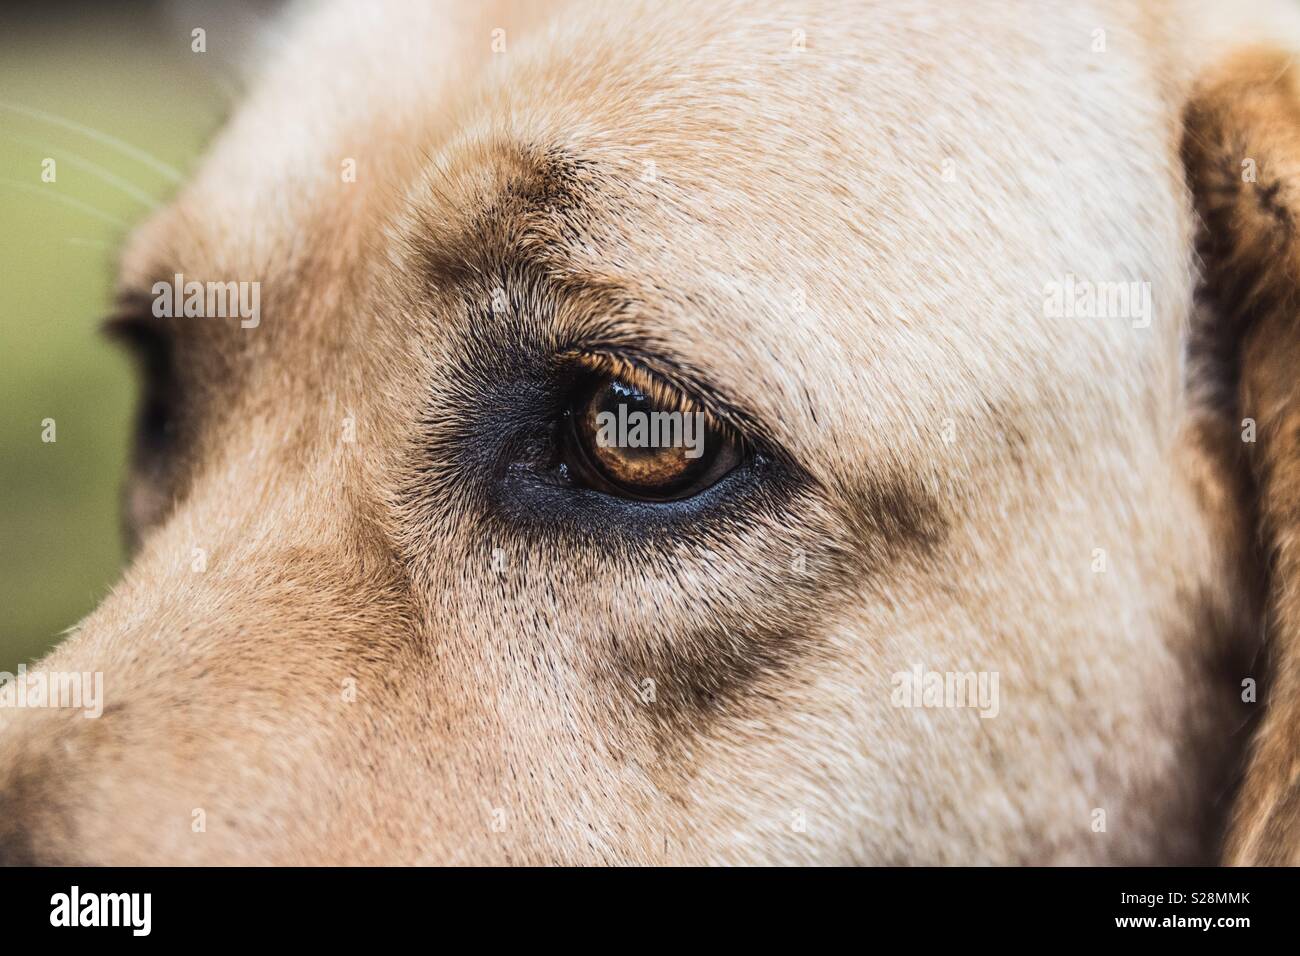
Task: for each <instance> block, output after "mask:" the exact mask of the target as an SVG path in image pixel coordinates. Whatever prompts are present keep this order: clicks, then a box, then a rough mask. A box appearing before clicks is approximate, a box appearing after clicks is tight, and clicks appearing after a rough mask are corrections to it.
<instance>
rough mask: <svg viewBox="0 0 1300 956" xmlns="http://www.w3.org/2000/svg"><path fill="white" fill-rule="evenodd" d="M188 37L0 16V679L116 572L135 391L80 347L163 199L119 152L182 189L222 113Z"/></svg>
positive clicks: (85, 14) (89, 9) (138, 13)
mask: <svg viewBox="0 0 1300 956" xmlns="http://www.w3.org/2000/svg"><path fill="white" fill-rule="evenodd" d="M105 8H107V9H105ZM188 19H193V20H194V21H195V24H202V23H203V19H204V18H203V16H202V15H199V16H197V17H193V16H191V17H189V18H188ZM191 29H192V25H191V24H189V23H188V22H187V18H186V17H185V16H183V15H182V16H180V17H178V16H177V12H176V11H175V10H174V9H173V10H171V11H170V12H167V11H166V10H165V9H164V8H162V7H155V6H153V5H151V4H130V5H125V6H123V5H119V4H101V5H98V6H95V5H86V6H81V5H75V4H74V5H68V4H60V3H53V4H42V5H40V6H31V7H26V8H24V7H21V6H20V7H12V6H8V7H6V8H5V11H4V12H3V13H0V216H2V223H0V225H2V228H0V671H12V670H13V669H14V667H15V666H16V665H17V664H18V663H19V662H21V661H30V660H31V659H33V658H35V657H37V656H39V655H41V654H43V653H44V652H45V651H46V650H48V649H49V648H50V647H51V646H53V644H55V643H56V642H57V641H58V639H59V637H60V634H61V632H62V631H63V630H65V629H66V628H68V627H71V626H72V625H74V624H75V623H76V622H77V621H79V620H80V619H81V618H82V617H84V616H85V615H86V614H87V613H88V612H89V611H90V610H91V609H92V608H94V606H95V605H96V604H97V603H98V602H99V601H100V600H101V599H102V598H103V596H104V595H105V594H106V593H107V591H108V589H109V588H110V586H111V585H112V584H113V582H114V580H115V579H116V577H117V576H118V574H119V573H120V571H121V568H122V562H123V559H124V554H123V549H122V538H121V534H120V525H119V516H118V499H119V490H120V487H121V482H122V477H123V475H124V469H125V461H126V454H127V447H128V438H129V426H130V421H131V415H132V409H133V403H134V387H135V386H134V382H133V380H132V374H131V368H130V365H129V363H128V361H127V358H126V356H125V355H123V354H121V353H120V352H119V351H118V350H117V349H115V348H113V347H111V346H110V345H109V343H108V342H107V341H105V340H104V339H103V337H102V336H101V335H99V333H98V331H97V330H98V326H99V323H100V321H101V320H102V319H103V318H104V316H106V315H107V314H108V312H109V310H110V308H111V293H112V287H113V277H114V265H115V260H116V255H117V250H118V249H119V247H120V245H121V243H122V241H123V238H124V237H125V236H126V235H127V233H128V232H129V229H130V227H131V226H133V225H135V224H137V223H139V222H140V221H142V220H143V218H144V217H146V216H147V215H148V214H149V212H150V207H151V203H161V202H164V201H166V199H167V198H168V197H169V195H170V194H171V193H172V192H173V191H174V190H175V189H176V183H175V181H174V178H173V177H172V176H170V175H168V174H167V173H165V172H163V171H161V170H160V169H159V168H157V167H156V166H155V165H154V164H152V163H151V162H149V161H146V160H144V159H142V158H141V156H140V155H139V154H137V153H133V151H138V152H139V153H143V154H148V155H150V156H152V157H156V160H157V163H158V164H159V165H161V166H164V167H172V168H174V169H176V170H179V171H188V170H190V169H192V168H193V166H194V163H195V161H196V158H197V157H198V155H199V154H200V152H201V149H202V146H203V144H204V142H205V141H206V140H207V139H208V137H209V136H210V135H211V134H212V132H213V131H214V130H215V128H216V126H217V125H218V123H219V121H220V118H221V116H222V114H223V113H224V111H225V110H226V104H227V102H228V97H229V90H230V87H231V84H230V82H229V80H228V79H226V76H227V75H228V74H227V72H226V70H225V69H223V67H225V65H226V61H224V60H222V59H221V58H220V56H219V55H214V54H217V52H218V51H217V49H214V47H217V48H218V49H219V37H216V36H213V35H212V32H213V31H212V30H211V29H210V30H209V36H208V38H207V41H208V42H207V45H208V48H209V52H208V53H207V54H204V55H199V54H195V53H193V52H192V51H191V49H190V30H191ZM209 58H210V59H209ZM115 143H120V144H125V145H126V148H122V147H121V146H120V145H116V144H115ZM46 158H52V159H54V160H55V163H56V166H55V174H56V180H55V181H54V182H51V183H47V182H42V178H41V173H42V161H43V160H44V159H46ZM47 418H52V419H54V420H55V423H56V425H55V427H56V438H57V440H56V441H55V442H53V443H45V442H43V441H42V424H41V423H42V420H43V419H47Z"/></svg>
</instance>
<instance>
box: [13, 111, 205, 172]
mask: <svg viewBox="0 0 1300 956" xmlns="http://www.w3.org/2000/svg"><path fill="white" fill-rule="evenodd" d="M0 110H8V111H9V112H11V113H17V114H18V115H19V116H27V117H30V118H31V119H37V120H40V121H41V122H43V123H49V124H50V125H51V126H59V127H62V128H63V129H69V130H72V131H73V132H75V133H80V134H81V135H82V136H85V137H88V138H89V139H93V140H95V141H96V142H99V143H103V144H104V145H106V146H111V147H113V148H114V149H116V150H118V151H120V152H123V153H125V154H126V155H128V156H130V157H131V158H132V159H135V160H136V161H137V162H140V163H144V164H145V165H146V166H148V167H149V168H151V169H153V170H154V171H155V172H157V173H161V174H162V175H164V176H166V177H167V178H168V179H170V180H171V181H172V182H174V183H179V182H180V181H181V180H182V179H184V178H185V177H184V176H182V175H181V172H180V170H178V169H176V168H175V167H174V166H169V165H168V164H167V163H164V162H163V161H162V160H161V159H158V158H157V157H155V156H151V155H150V154H149V153H146V152H145V151H144V150H142V149H137V148H136V147H134V146H132V145H131V144H130V143H127V142H124V141H123V140H120V139H118V138H117V137H116V136H111V135H109V134H108V133H105V132H102V131H101V130H97V129H95V128H94V127H92V126H86V125H85V124H83V123H78V122H76V121H75V120H70V119H66V118H64V117H62V116H58V115H56V114H54V113H47V112H45V111H44V110H38V109H33V108H31V107H29V106H21V105H19V104H17V103H5V102H3V101H0Z"/></svg>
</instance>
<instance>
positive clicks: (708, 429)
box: [568, 374, 740, 501]
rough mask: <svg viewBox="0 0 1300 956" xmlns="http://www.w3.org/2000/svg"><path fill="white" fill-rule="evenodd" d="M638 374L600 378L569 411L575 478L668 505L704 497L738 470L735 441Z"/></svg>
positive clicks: (596, 377)
mask: <svg viewBox="0 0 1300 956" xmlns="http://www.w3.org/2000/svg"><path fill="white" fill-rule="evenodd" d="M638 378H640V376H638V377H633V376H632V375H622V376H616V375H613V374H594V375H592V376H591V377H590V378H589V379H588V380H587V381H586V382H585V383H584V386H583V387H582V388H580V389H579V391H578V393H577V395H576V396H575V401H574V403H573V405H572V406H571V409H570V412H569V414H570V422H571V441H572V444H573V445H574V446H575V448H574V452H575V453H574V454H572V455H570V456H568V457H569V459H570V461H569V462H568V464H569V466H570V469H571V471H573V472H575V473H576V477H578V478H579V479H581V480H584V481H585V482H586V483H587V484H589V485H591V486H592V487H594V488H596V489H597V490H600V491H605V492H607V493H610V494H616V495H619V496H621V497H625V498H635V499H640V500H645V501H669V500H674V499H678V498H686V497H689V496H690V495H693V494H696V493H698V492H699V491H703V490H704V489H705V488H707V487H709V486H710V485H712V484H713V483H714V482H716V481H717V480H718V479H719V478H721V477H722V476H723V475H725V474H726V473H727V472H728V471H730V470H731V469H732V468H734V467H735V465H736V464H737V462H738V461H739V459H740V454H739V450H738V448H737V445H736V442H735V441H733V440H732V439H731V437H730V436H729V435H728V434H727V433H726V431H725V430H724V429H722V428H719V427H718V426H717V425H716V423H715V422H714V421H713V420H712V418H711V416H710V415H708V414H707V413H706V412H704V411H703V410H702V409H700V408H699V407H698V406H697V405H695V404H694V403H693V402H691V401H690V400H688V399H687V398H686V397H685V396H683V395H681V394H679V393H677V392H676V391H675V390H673V389H670V388H667V387H665V386H662V385H660V384H659V383H657V382H653V381H650V380H649V379H646V380H645V381H644V382H643V381H639V380H638Z"/></svg>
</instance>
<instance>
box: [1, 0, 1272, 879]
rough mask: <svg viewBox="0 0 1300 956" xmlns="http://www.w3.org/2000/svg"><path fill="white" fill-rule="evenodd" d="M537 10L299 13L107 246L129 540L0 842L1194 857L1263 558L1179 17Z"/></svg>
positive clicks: (49, 851) (745, 854)
mask: <svg viewBox="0 0 1300 956" xmlns="http://www.w3.org/2000/svg"><path fill="white" fill-rule="evenodd" d="M419 6H421V7H424V6H425V5H419ZM587 6H588V5H580V7H579V8H575V9H565V10H564V11H563V12H562V13H556V12H554V11H551V10H547V9H543V8H541V7H540V6H538V5H531V4H529V5H525V7H526V9H525V10H522V11H517V10H513V9H507V8H502V9H491V8H489V9H483V10H477V9H476V10H475V12H472V13H469V12H465V11H462V10H455V11H443V10H434V9H420V10H415V9H406V8H404V7H400V8H394V9H387V8H385V9H383V10H376V9H374V8H373V5H362V6H361V7H360V8H359V9H347V8H344V9H336V10H333V11H330V12H326V13H324V14H317V15H313V16H311V17H308V18H307V19H305V20H303V21H302V22H301V23H299V24H298V25H297V28H296V30H295V33H294V36H295V39H294V41H293V42H292V43H291V45H290V46H289V47H288V48H287V49H284V50H278V51H276V54H275V56H276V62H275V64H274V65H273V66H271V67H270V68H269V69H268V70H267V72H266V76H265V78H264V79H263V81H262V83H261V84H260V86H259V87H258V89H257V90H256V91H255V93H254V95H253V96H252V97H251V99H250V100H249V102H248V103H247V104H246V106H245V107H244V108H243V110H242V111H241V112H240V113H239V115H237V117H236V118H235V119H234V121H233V122H232V124H231V125H230V126H229V127H228V129H227V130H226V131H225V133H224V134H223V136H222V137H221V139H220V140H219V142H218V143H217V144H216V145H215V147H214V149H213V151H212V153H211V154H210V156H209V157H208V158H207V160H206V161H205V163H204V165H203V166H202V168H201V170H200V171H199V173H198V174H197V176H196V177H195V179H194V181H193V182H192V183H191V184H190V185H189V186H188V187H187V188H185V190H184V191H183V192H182V194H181V195H180V196H179V197H178V199H177V200H176V202H175V203H174V205H173V206H172V207H171V208H170V209H169V210H168V211H167V212H165V213H164V214H163V215H161V216H160V217H158V218H157V219H156V220H154V221H152V222H150V223H149V224H147V225H146V226H145V227H144V228H143V230H142V231H141V232H140V233H139V234H138V235H137V236H136V237H135V239H134V241H133V242H132V244H131V247H130V249H129V250H128V252H127V254H126V257H125V264H124V269H123V279H122V289H123V302H124V303H125V305H126V307H127V314H126V315H124V316H123V318H122V319H120V320H119V321H118V322H117V324H116V326H117V329H118V332H119V334H121V335H123V336H125V337H128V338H130V339H132V340H133V341H134V342H135V344H136V346H137V348H138V350H139V351H141V352H142V353H143V354H144V357H145V362H144V363H143V364H144V365H145V367H146V377H147V378H148V380H149V381H148V384H147V385H146V413H145V414H144V415H142V424H141V427H142V434H141V439H140V444H139V447H138V449H137V452H136V456H135V467H134V470H133V474H132V477H131V481H130V485H129V488H128V492H127V510H128V514H129V521H130V524H131V526H132V529H133V533H134V534H135V536H136V537H137V538H138V539H139V542H140V543H139V548H138V553H137V554H136V556H135V559H134V562H133V564H132V565H131V567H130V569H129V571H128V572H127V574H126V575H125V577H124V579H123V580H122V582H121V584H120V585H119V586H118V587H117V588H116V589H115V590H114V592H113V594H112V595H111V596H110V597H109V598H108V599H107V600H106V602H105V603H104V604H103V606H102V607H101V608H100V609H99V610H98V611H96V612H95V613H94V614H93V615H91V617H89V618H88V619H87V620H86V621H84V622H83V623H82V624H81V626H80V627H79V629H78V631H77V633H76V634H75V635H74V636H73V637H71V638H70V639H69V640H68V641H67V642H66V643H65V645H64V646H63V647H61V648H60V649H59V650H58V651H57V652H56V653H55V654H54V655H53V656H52V657H51V658H50V659H48V660H47V661H46V662H44V664H43V665H42V667H43V668H46V669H49V670H52V671H102V672H103V673H104V675H105V677H104V680H105V699H106V706H105V711H104V715H103V717H102V718H101V719H99V720H85V719H83V718H82V716H81V715H80V714H79V713H67V712H56V711H40V712H37V711H26V712H11V713H7V714H6V715H5V721H6V723H5V724H4V725H3V733H2V734H0V757H3V759H2V760H0V804H2V805H3V807H4V810H5V813H4V814H0V816H3V817H4V819H5V821H6V828H5V831H4V844H5V852H7V853H8V854H9V855H10V856H11V857H12V858H24V859H25V858H30V859H36V860H40V861H50V862H81V861H97V862H99V861H102V862H124V863H127V862H147V861H148V862H152V861H174V862H372V863H373V862H417V861H420V862H442V861H446V862H546V861H558V862H593V861H620V862H622V861H630V862H685V861H763V860H772V861H830V862H835V861H840V862H847V861H873V862H903V861H911V860H921V861H929V862H959V861H960V862H981V861H984V862H1015V861H1148V860H1155V859H1165V860H1174V861H1189V860H1200V859H1204V858H1206V856H1207V855H1208V854H1210V853H1211V852H1212V851H1213V842H1214V841H1215V840H1216V839H1217V837H1218V831H1217V818H1216V811H1215V809H1214V807H1215V799H1216V797H1217V796H1218V792H1217V789H1218V788H1221V786H1222V785H1223V773H1224V768H1225V766H1226V762H1227V761H1228V760H1229V759H1231V758H1232V757H1233V755H1234V754H1236V753H1238V749H1236V748H1239V747H1240V741H1238V742H1235V743H1234V741H1233V740H1232V736H1231V735H1232V731H1233V729H1235V727H1236V726H1237V725H1238V724H1239V723H1240V721H1241V719H1242V716H1243V714H1242V711H1241V709H1240V708H1241V705H1240V704H1239V685H1240V681H1241V680H1242V678H1243V677H1246V676H1249V673H1250V672H1249V670H1248V669H1247V665H1246V664H1240V663H1237V662H1238V661H1240V660H1242V659H1245V660H1246V661H1249V659H1250V655H1251V654H1252V653H1253V651H1254V647H1253V645H1252V644H1251V643H1250V637H1251V632H1252V629H1253V628H1254V627H1255V626H1256V625H1257V616H1258V607H1257V606H1256V603H1257V602H1256V597H1257V590H1258V589H1257V588H1256V587H1255V586H1254V584H1253V583H1252V582H1253V580H1254V578H1253V576H1252V575H1253V574H1254V566H1253V564H1252V562H1251V552H1250V548H1249V546H1248V545H1249V543H1250V537H1251V535H1250V532H1249V529H1248V528H1247V527H1246V526H1245V525H1244V524H1243V522H1242V521H1241V520H1239V519H1238V509H1237V508H1236V507H1235V504H1234V502H1235V501H1236V500H1237V496H1238V489H1237V488H1236V486H1235V485H1234V481H1235V480H1236V472H1235V471H1234V470H1233V469H1232V468H1229V467H1219V465H1218V464H1217V462H1218V457H1219V456H1218V454H1217V452H1215V450H1214V448H1213V447H1211V446H1212V444H1213V443H1212V441H1211V440H1210V439H1209V438H1207V435H1211V434H1212V432H1213V427H1212V423H1208V419H1207V414H1202V410H1201V408H1200V406H1198V404H1197V400H1196V398H1195V396H1194V395H1193V390H1192V389H1190V388H1189V387H1188V375H1187V365H1186V363H1185V361H1184V359H1185V356H1186V355H1187V353H1188V347H1189V344H1188V343H1189V334H1188V330H1189V328H1192V327H1193V326H1194V324H1195V323H1194V322H1193V318H1194V316H1195V307H1194V303H1193V292H1194V289H1195V286H1196V281H1195V277H1194V271H1193V268H1192V264H1193V239H1194V222H1195V220H1194V216H1193V211H1192V209H1191V207H1190V204H1189V202H1188V200H1187V187H1186V185H1185V181H1186V179H1185V175H1184V170H1183V160H1182V157H1181V156H1180V152H1179V149H1180V136H1181V122H1182V114H1183V109H1184V106H1185V93H1186V82H1185V81H1184V73H1185V72H1187V71H1188V70H1189V68H1187V67H1185V66H1177V67H1176V66H1172V65H1170V64H1171V63H1173V62H1174V61H1175V59H1176V57H1175V56H1174V53H1172V52H1171V48H1172V47H1174V46H1176V44H1174V42H1173V41H1172V40H1170V39H1169V38H1168V36H1167V35H1166V33H1165V32H1163V31H1157V30H1155V28H1154V27H1153V26H1152V25H1151V23H1150V22H1149V20H1148V18H1147V16H1146V15H1145V14H1139V13H1137V12H1131V11H1129V12H1126V11H1128V7H1129V5H1128V4H1115V5H1113V6H1111V5H1106V7H1105V9H1099V10H1093V9H1088V5H1087V4H1070V5H1053V7H1052V9H1051V10H1050V12H1049V11H1048V10H1047V9H1046V8H1045V7H1043V5H1039V4H1025V5H1024V6H1023V7H1019V8H1017V9H1016V10H1014V11H1005V12H994V11H993V10H992V9H990V8H987V7H983V6H982V5H978V4H975V5H972V4H950V3H935V4H916V3H889V2H881V3H877V4H873V5H870V6H869V8H860V7H859V5H857V4H833V3H831V4H820V3H814V4H806V3H800V4H792V5H790V7H789V9H782V10H778V11H774V10H772V9H771V8H770V5H762V6H763V8H764V9H757V8H751V7H749V6H746V5H737V6H735V7H732V6H728V7H727V8H726V10H725V11H717V10H701V9H699V8H698V5H696V4H682V5H676V4H664V3H658V2H657V3H654V4H647V5H645V6H640V5H637V6H633V5H631V4H625V3H620V4H617V5H610V6H609V7H602V8H600V9H596V10H589V9H586V7H587ZM998 6H999V8H1001V7H1002V6H1004V5H998ZM1099 26H1101V27H1104V28H1105V29H1106V31H1107V36H1108V38H1109V42H1108V43H1107V41H1106V40H1105V39H1103V41H1102V42H1103V44H1104V45H1105V49H1104V50H1098V49H1097V38H1096V35H1095V33H1094V31H1095V30H1096V29H1097V28H1098V27H1099ZM497 29H500V30H502V32H501V33H499V34H498V33H496V32H494V31H495V30H497ZM1180 84H1181V85H1180ZM177 274H180V275H181V276H183V277H184V280H183V281H185V282H189V281H198V282H257V283H259V285H258V289H259V296H260V299H259V307H260V314H259V315H258V316H257V319H256V324H254V323H253V322H252V321H249V320H248V319H249V317H248V316H245V319H246V321H244V322H242V323H241V321H240V317H239V316H234V317H231V318H222V317H213V316H205V317H199V316H190V317H185V316H178V317H161V318H160V317H156V316H155V315H153V314H152V312H151V303H153V302H156V300H157V293H156V292H155V283H158V282H163V283H171V282H173V278H174V276H176V275H177ZM1076 280H1077V281H1078V282H1105V283H1124V284H1126V286H1128V284H1130V283H1131V284H1133V285H1132V286H1128V288H1130V289H1131V290H1132V295H1131V297H1130V298H1129V299H1128V301H1129V308H1128V309H1127V310H1126V311H1125V312H1124V313H1123V314H1117V315H1106V314H1101V315H1096V316H1090V315H1088V314H1086V311H1085V310H1083V309H1082V308H1081V309H1080V310H1079V312H1078V313H1077V314H1076V313H1075V312H1074V311H1068V310H1067V311H1068V314H1067V312H1063V313H1061V314H1053V309H1052V306H1051V300H1052V288H1053V284H1060V291H1061V292H1062V293H1063V294H1064V295H1065V296H1071V295H1073V293H1072V292H1071V291H1070V289H1071V288H1073V287H1072V286H1069V285H1068V284H1069V283H1073V282H1075V281H1076ZM245 326H248V327H245ZM623 399H626V400H627V402H630V403H631V404H632V405H633V406H635V408H638V409H657V410H673V411H683V412H685V413H686V416H687V417H684V418H682V419H681V420H682V421H683V422H686V421H688V420H689V421H692V422H698V423H699V424H700V431H699V432H698V434H697V437H699V438H700V439H701V441H700V442H699V444H698V447H697V448H695V449H693V451H698V455H696V454H692V455H685V454H683V453H682V449H681V448H669V449H649V450H647V449H636V450H629V449H627V448H623V447H613V448H610V447H607V446H606V445H605V444H603V443H602V442H600V441H598V440H597V439H596V428H595V427H594V422H593V420H594V418H595V416H596V414H597V413H598V412H599V411H602V410H611V409H613V408H614V407H616V405H617V404H619V402H620V401H621V400H623ZM696 413H698V415H699V417H698V418H697V417H696ZM917 672H920V680H919V685H918V686H917V687H915V691H916V693H915V694H914V695H913V694H910V693H909V687H908V685H909V684H910V683H913V682H917V681H918V678H917ZM958 673H960V674H973V675H975V678H976V685H975V686H976V687H977V688H978V694H977V696H978V698H979V699H978V701H977V704H978V706H975V705H974V704H975V703H976V702H972V701H970V700H967V701H965V702H966V703H970V704H972V705H971V706H963V705H962V704H963V701H962V700H961V699H958V700H956V701H955V702H954V701H953V700H952V699H951V698H950V699H949V700H947V701H946V703H947V704H948V705H949V706H933V704H934V703H935V702H934V700H932V699H931V698H930V697H929V696H928V694H926V693H924V688H925V687H926V686H927V684H926V681H927V676H926V675H931V676H933V675H938V678H939V679H940V680H943V678H944V675H949V676H951V675H952V674H958ZM903 675H906V676H903ZM969 689H970V688H969V687H967V690H969ZM942 696H943V695H942V693H941V694H940V701H939V702H940V703H945V701H943V700H942ZM954 703H955V705H954ZM1099 824H1100V825H1099Z"/></svg>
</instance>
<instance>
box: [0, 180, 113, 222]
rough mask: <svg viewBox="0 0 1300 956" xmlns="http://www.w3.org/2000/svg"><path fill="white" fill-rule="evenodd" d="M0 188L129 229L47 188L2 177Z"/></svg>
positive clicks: (81, 203)
mask: <svg viewBox="0 0 1300 956" xmlns="http://www.w3.org/2000/svg"><path fill="white" fill-rule="evenodd" d="M0 186H9V187H11V188H13V189H21V190H23V191H24V192H29V193H35V194H36V195H38V196H44V197H45V198H46V199H53V200H54V201H55V202H61V203H63V204H64V205H65V206H69V207H71V208H73V209H76V210H78V211H80V212H84V213H86V214H87V215H90V216H94V217H95V218H96V219H102V220H103V221H104V222H107V223H111V224H113V225H114V226H119V227H121V228H122V229H130V228H131V224H130V223H127V222H123V221H122V220H121V219H118V218H117V217H116V216H112V215H109V214H108V213H106V212H104V211H103V210H102V209H96V208H95V207H94V206H92V205H90V203H86V202H82V201H81V200H80V199H73V198H72V197H71V196H64V195H62V194H61V193H56V192H53V191H51V190H50V189H49V187H48V186H47V187H45V188H42V187H40V186H33V185H32V184H31V183H24V182H19V181H18V180H16V179H7V178H5V177H3V176H0Z"/></svg>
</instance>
